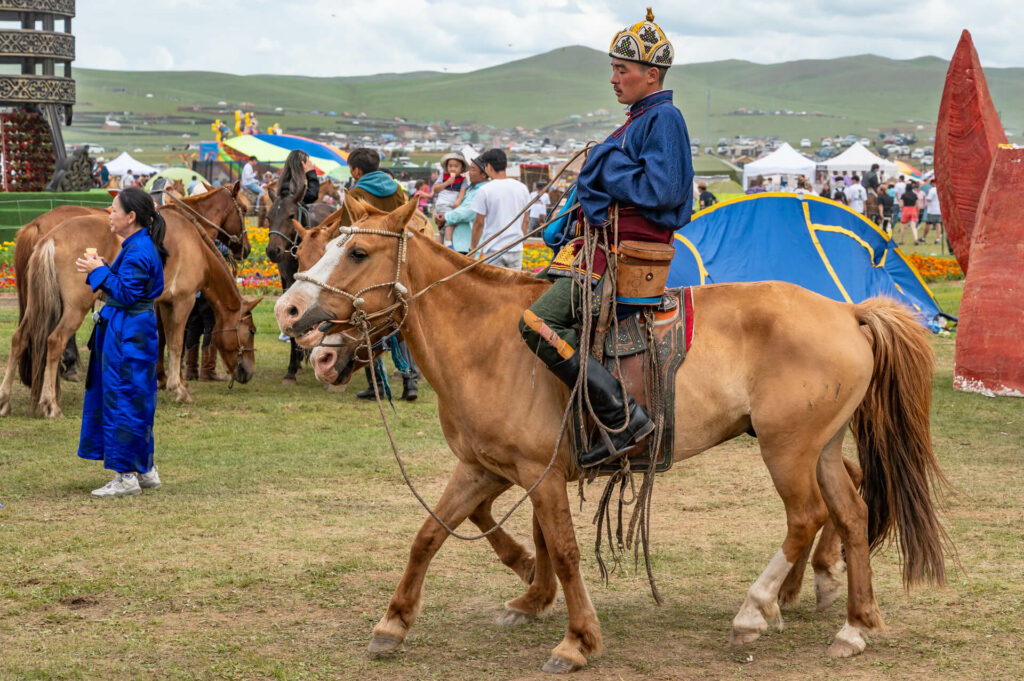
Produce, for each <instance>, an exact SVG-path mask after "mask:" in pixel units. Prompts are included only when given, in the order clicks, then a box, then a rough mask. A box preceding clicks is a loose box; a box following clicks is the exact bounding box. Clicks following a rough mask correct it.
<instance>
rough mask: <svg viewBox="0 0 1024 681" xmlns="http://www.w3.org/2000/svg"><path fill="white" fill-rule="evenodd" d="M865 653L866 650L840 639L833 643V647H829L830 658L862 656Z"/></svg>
mask: <svg viewBox="0 0 1024 681" xmlns="http://www.w3.org/2000/svg"><path fill="white" fill-rule="evenodd" d="M863 652H864V648H859V647H858V646H856V645H854V644H853V643H850V642H849V641H840V640H839V639H836V640H835V641H832V645H830V646H829V647H828V656H829V657H837V658H843V657H854V656H856V655H860V654H861V653H863Z"/></svg>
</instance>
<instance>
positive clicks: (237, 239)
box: [164, 192, 249, 245]
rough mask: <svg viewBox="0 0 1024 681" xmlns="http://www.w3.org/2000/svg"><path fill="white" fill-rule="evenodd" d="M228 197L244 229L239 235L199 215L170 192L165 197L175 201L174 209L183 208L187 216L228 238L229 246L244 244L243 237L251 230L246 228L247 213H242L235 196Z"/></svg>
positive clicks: (165, 193)
mask: <svg viewBox="0 0 1024 681" xmlns="http://www.w3.org/2000/svg"><path fill="white" fill-rule="evenodd" d="M228 195H229V196H230V197H231V203H233V204H234V205H235V214H236V215H237V216H238V224H240V225H241V227H242V231H241V233H239V234H231V233H230V232H228V231H227V230H226V229H224V228H223V227H221V226H220V225H218V224H217V223H215V222H213V221H212V220H210V219H209V218H207V217H206V216H205V215H203V214H202V213H199V212H198V211H197V210H196V209H195V208H193V207H192V206H190V205H188V204H187V203H185V202H184V201H182V200H181V199H179V198H178V197H177V196H175V195H174V194H171V193H170V192H164V196H165V197H167V198H170V199H171V200H172V201H174V207H176V208H183V209H184V210H185V211H186V213H187V214H190V215H191V216H193V217H196V218H198V219H199V220H200V221H201V222H203V223H205V224H206V225H208V226H210V227H212V228H213V229H215V230H217V231H218V232H220V233H221V234H222V235H223V236H224V237H225V238H227V240H228V245H231V244H237V243H241V242H242V237H245V236H247V235H248V233H249V230H248V228H247V227H246V226H245V213H244V212H243V211H242V207H241V206H239V205H238V200H237V199H235V196H234V194H230V193H229V194H228Z"/></svg>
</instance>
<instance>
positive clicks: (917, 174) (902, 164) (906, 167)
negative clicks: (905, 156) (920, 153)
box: [896, 161, 921, 180]
mask: <svg viewBox="0 0 1024 681" xmlns="http://www.w3.org/2000/svg"><path fill="white" fill-rule="evenodd" d="M896 166H897V167H898V168H899V169H900V175H906V176H907V177H909V178H911V179H914V180H920V179H921V171H920V170H918V169H917V168H915V167H914V166H912V165H910V164H909V163H907V162H906V161H896Z"/></svg>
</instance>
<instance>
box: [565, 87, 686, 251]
mask: <svg viewBox="0 0 1024 681" xmlns="http://www.w3.org/2000/svg"><path fill="white" fill-rule="evenodd" d="M577 186H578V189H577V196H578V198H579V201H580V206H582V208H583V213H584V215H586V217H587V219H588V221H589V222H590V224H591V225H594V226H600V225H603V224H604V223H605V221H606V220H607V217H608V207H609V206H610V205H611V204H612V203H613V202H615V201H617V202H619V204H620V206H635V207H636V208H637V209H638V211H639V212H640V214H641V215H642V216H644V217H645V218H647V219H648V220H650V221H651V222H652V223H653V224H654V225H656V226H658V227H661V228H662V229H666V230H668V231H670V232H674V231H676V230H677V229H679V228H680V227H682V226H683V225H685V224H687V223H688V222H689V221H690V215H691V214H692V213H693V160H692V159H691V157H690V135H689V133H688V132H687V130H686V122H685V121H684V120H683V114H682V113H681V112H680V111H679V109H677V108H676V107H675V106H674V105H673V104H672V91H671V90H660V91H658V92H655V93H653V94H650V95H647V96H646V97H644V98H643V99H641V100H640V101H638V102H636V103H635V104H633V105H632V106H631V107H629V114H628V119H627V120H626V123H625V124H624V125H623V126H622V127H620V128H619V129H618V130H616V131H615V132H613V133H612V134H611V135H610V136H609V137H608V139H606V140H605V141H604V142H602V143H601V144H598V145H597V146H596V147H594V148H593V149H591V150H590V153H589V155H588V156H587V162H586V164H584V166H583V170H582V171H581V172H580V176H579V182H578V185H577Z"/></svg>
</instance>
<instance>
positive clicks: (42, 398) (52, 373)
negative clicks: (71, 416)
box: [39, 305, 89, 419]
mask: <svg viewBox="0 0 1024 681" xmlns="http://www.w3.org/2000/svg"><path fill="white" fill-rule="evenodd" d="M88 310H89V308H85V309H84V310H77V309H75V307H74V305H65V307H64V313H63V314H62V315H61V318H60V321H59V322H57V328H55V329H54V330H53V331H52V332H51V333H50V335H49V336H47V338H46V368H45V369H44V370H43V385H42V389H41V391H40V393H39V408H40V409H41V410H42V412H43V416H45V417H46V418H48V419H56V418H60V417H62V416H64V412H62V411H61V410H60V391H59V387H58V385H57V381H58V380H59V376H58V374H59V369H58V367H59V366H60V358H61V356H62V355H63V353H64V348H65V346H66V345H67V342H68V338H70V337H72V336H73V335H74V334H75V331H77V330H78V327H80V326H81V325H82V321H83V320H84V319H85V313H86V312H88Z"/></svg>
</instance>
